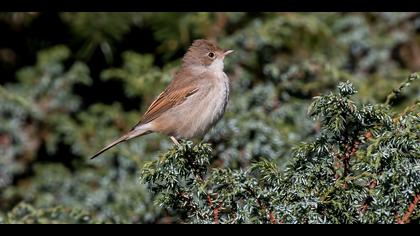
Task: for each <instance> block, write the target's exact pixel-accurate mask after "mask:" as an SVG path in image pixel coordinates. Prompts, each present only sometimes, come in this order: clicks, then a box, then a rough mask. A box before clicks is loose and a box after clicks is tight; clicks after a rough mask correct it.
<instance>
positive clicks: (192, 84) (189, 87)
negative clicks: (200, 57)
mask: <svg viewBox="0 0 420 236" xmlns="http://www.w3.org/2000/svg"><path fill="white" fill-rule="evenodd" d="M202 77H203V75H199V76H193V75H191V74H190V73H185V72H183V71H182V70H181V71H179V72H178V73H177V74H176V75H175V78H174V80H172V82H171V83H170V84H169V85H168V87H167V88H166V89H165V90H164V91H163V92H162V93H161V94H159V96H158V97H157V98H156V99H155V101H153V102H152V104H150V106H149V108H148V109H147V111H146V112H145V113H144V115H143V118H142V119H141V120H140V122H139V123H138V124H137V125H135V126H134V127H133V129H135V128H136V127H138V126H139V125H143V124H147V123H149V122H151V121H153V120H154V119H156V118H158V117H159V116H160V115H162V113H164V112H165V111H167V110H169V109H171V108H172V107H175V106H177V105H179V104H181V103H183V102H184V101H185V100H186V99H187V98H188V97H189V96H191V95H193V94H194V93H196V92H197V91H198V89H199V88H198V84H197V80H199V79H200V78H202Z"/></svg>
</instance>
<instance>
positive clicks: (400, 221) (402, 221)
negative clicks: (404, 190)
mask: <svg viewBox="0 0 420 236" xmlns="http://www.w3.org/2000/svg"><path fill="white" fill-rule="evenodd" d="M419 201H420V194H417V195H416V196H414V200H413V202H412V203H411V204H410V206H409V207H408V209H407V211H406V212H405V214H404V216H403V218H402V219H400V217H399V216H397V223H398V224H407V223H409V222H410V217H411V214H413V211H414V209H416V206H417V203H419Z"/></svg>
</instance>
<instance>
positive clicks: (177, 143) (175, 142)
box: [171, 136, 179, 146]
mask: <svg viewBox="0 0 420 236" xmlns="http://www.w3.org/2000/svg"><path fill="white" fill-rule="evenodd" d="M171 140H172V142H174V144H175V145H177V146H179V142H178V140H176V138H175V137H174V136H171Z"/></svg>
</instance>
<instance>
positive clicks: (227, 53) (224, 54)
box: [223, 50, 234, 56]
mask: <svg viewBox="0 0 420 236" xmlns="http://www.w3.org/2000/svg"><path fill="white" fill-rule="evenodd" d="M232 52H234V51H233V50H228V51H226V52H225V53H223V56H227V55H229V54H231V53H232Z"/></svg>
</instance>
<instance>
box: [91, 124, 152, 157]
mask: <svg viewBox="0 0 420 236" xmlns="http://www.w3.org/2000/svg"><path fill="white" fill-rule="evenodd" d="M148 133H149V131H147V130H143V129H133V130H131V131H130V132H128V133H126V134H124V135H123V136H122V137H120V138H118V139H116V140H115V141H114V142H112V143H110V144H108V145H107V146H105V147H104V148H102V149H101V150H100V151H99V152H97V153H96V154H95V155H93V156H92V157H91V158H90V159H93V158H95V157H97V156H99V155H101V154H102V153H103V152H105V151H107V150H108V149H110V148H112V147H113V146H115V145H117V144H119V143H122V142H124V141H127V140H130V139H132V138H135V137H139V136H142V135H145V134H148Z"/></svg>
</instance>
